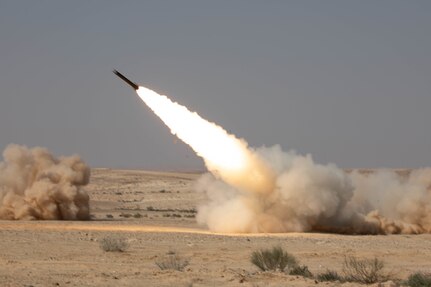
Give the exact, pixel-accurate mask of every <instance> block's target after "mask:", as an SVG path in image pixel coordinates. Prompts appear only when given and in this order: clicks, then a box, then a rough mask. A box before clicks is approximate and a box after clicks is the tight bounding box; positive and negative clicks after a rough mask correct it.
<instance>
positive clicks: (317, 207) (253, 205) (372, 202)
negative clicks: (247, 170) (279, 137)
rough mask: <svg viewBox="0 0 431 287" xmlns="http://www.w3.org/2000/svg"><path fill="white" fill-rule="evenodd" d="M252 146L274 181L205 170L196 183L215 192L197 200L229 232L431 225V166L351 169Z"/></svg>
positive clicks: (408, 229)
mask: <svg viewBox="0 0 431 287" xmlns="http://www.w3.org/2000/svg"><path fill="white" fill-rule="evenodd" d="M253 153H254V154H255V156H256V157H258V158H260V159H261V161H263V162H264V163H265V164H266V165H267V166H269V167H270V168H271V169H272V171H273V172H274V174H275V175H276V176H275V177H274V182H273V183H272V184H271V185H269V186H268V189H267V191H266V192H264V193H256V192H252V191H250V190H244V189H243V188H242V187H238V186H235V185H234V184H227V183H226V181H224V179H223V177H221V176H220V173H213V174H205V175H204V176H202V177H201V178H200V180H199V181H198V182H197V185H196V189H197V190H198V191H201V192H205V193H206V194H207V197H208V199H209V202H208V203H205V204H203V205H202V206H200V207H199V208H198V215H197V220H198V222H199V223H201V224H205V225H207V226H208V227H209V229H211V230H213V231H217V232H229V233H230V232H240V233H250V232H251V233H257V232H303V231H327V232H336V233H347V234H394V233H409V234H410V233H425V232H427V233H428V232H431V190H430V186H431V169H421V170H415V171H412V172H410V173H407V174H404V175H400V174H398V173H396V172H392V171H388V170H386V171H377V172H374V173H360V172H358V171H353V172H351V173H347V172H345V171H343V170H341V169H339V168H338V167H336V166H335V165H333V164H329V165H320V164H317V163H315V162H314V161H313V159H312V157H311V156H310V155H307V156H301V155H298V154H296V153H295V152H288V153H286V152H283V151H282V150H281V148H280V147H279V146H274V147H271V148H267V147H263V148H260V149H257V150H254V151H253ZM244 180H247V179H246V178H244Z"/></svg>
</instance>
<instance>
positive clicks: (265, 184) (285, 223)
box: [137, 87, 431, 234]
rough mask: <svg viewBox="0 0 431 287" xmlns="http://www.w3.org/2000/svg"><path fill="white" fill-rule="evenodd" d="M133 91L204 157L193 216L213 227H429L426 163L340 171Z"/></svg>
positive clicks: (385, 230)
mask: <svg viewBox="0 0 431 287" xmlns="http://www.w3.org/2000/svg"><path fill="white" fill-rule="evenodd" d="M137 93H138V95H139V97H140V98H141V99H142V100H143V101H144V102H145V103H146V104H147V106H148V107H149V108H150V109H151V110H152V111H153V112H154V113H155V114H156V115H157V116H158V117H159V118H160V119H161V120H162V121H163V122H164V123H165V124H166V125H167V126H168V127H169V129H170V131H171V133H172V134H174V135H176V136H177V137H178V138H179V139H181V140H182V141H184V142H185V143H186V144H188V145H189V146H190V147H191V148H192V149H193V150H194V151H195V152H196V154H197V155H199V156H200V157H202V158H203V159H204V162H205V165H206V167H207V168H208V171H209V172H210V173H209V174H206V175H204V176H203V177H202V178H201V179H200V180H199V181H198V183H197V185H196V189H197V190H198V191H201V192H205V193H206V194H207V196H208V199H209V202H208V203H206V204H203V205H202V206H200V207H199V208H198V214H197V220H198V222H200V223H202V224H205V225H207V226H208V227H209V228H210V229H211V230H214V231H218V232H295V231H296V232H302V231H328V232H338V233H349V234H391V233H424V232H431V212H430V211H431V210H430V209H431V190H430V185H431V169H422V170H417V171H413V172H411V173H409V174H405V175H403V176H401V175H400V174H397V173H394V172H391V171H378V172H375V173H369V174H364V173H360V172H357V171H353V172H351V173H346V172H344V171H343V170H341V169H339V168H338V167H336V166H335V165H333V164H328V165H320V164H317V163H315V162H314V161H313V159H312V157H311V156H310V155H307V156H301V155H298V154H296V153H295V152H288V153H286V152H283V151H282V150H281V148H280V147H279V146H274V147H271V148H266V147H263V148H260V149H257V150H255V149H252V148H250V147H249V146H248V144H247V142H246V141H245V140H243V139H238V138H236V137H235V136H234V135H232V134H229V133H228V132H226V130H224V129H223V128H222V127H220V126H218V125H216V124H215V123H212V122H209V121H207V120H205V119H204V118H202V117H201V116H199V115H198V114H197V113H195V112H191V111H189V110H188V109H187V108H186V107H184V106H182V105H180V104H178V103H176V102H173V101H171V100H170V99H169V98H168V97H166V96H163V95H159V94H157V93H156V92H154V91H152V90H150V89H148V88H145V87H139V89H138V90H137Z"/></svg>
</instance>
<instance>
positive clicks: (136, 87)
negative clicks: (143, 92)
mask: <svg viewBox="0 0 431 287" xmlns="http://www.w3.org/2000/svg"><path fill="white" fill-rule="evenodd" d="M112 72H114V74H115V75H117V76H118V77H119V78H120V79H122V80H123V81H125V82H126V83H127V84H129V85H130V86H131V87H132V88H133V89H135V90H138V89H139V86H138V85H137V84H135V83H133V82H132V81H130V80H129V79H127V78H126V77H125V76H124V75H123V74H121V73H120V72H118V71H117V70H113V71H112Z"/></svg>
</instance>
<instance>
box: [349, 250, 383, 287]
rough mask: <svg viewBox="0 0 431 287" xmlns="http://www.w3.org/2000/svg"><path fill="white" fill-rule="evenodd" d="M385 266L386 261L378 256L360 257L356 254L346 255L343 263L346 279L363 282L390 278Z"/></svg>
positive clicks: (369, 282)
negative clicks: (384, 271)
mask: <svg viewBox="0 0 431 287" xmlns="http://www.w3.org/2000/svg"><path fill="white" fill-rule="evenodd" d="M384 266H385V264H384V262H383V261H382V260H379V259H377V258H374V259H358V258H356V257H354V256H350V257H346V258H344V264H343V272H344V274H345V277H344V279H345V280H346V281H349V282H359V283H363V284H372V283H376V282H382V281H385V280H387V279H388V276H387V275H385V274H384V273H383V268H384Z"/></svg>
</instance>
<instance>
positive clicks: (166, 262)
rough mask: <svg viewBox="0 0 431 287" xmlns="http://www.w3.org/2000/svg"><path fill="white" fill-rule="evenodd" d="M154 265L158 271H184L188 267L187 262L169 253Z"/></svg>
mask: <svg viewBox="0 0 431 287" xmlns="http://www.w3.org/2000/svg"><path fill="white" fill-rule="evenodd" d="M155 264H156V265H157V266H158V267H159V268H160V270H177V271H184V269H185V268H186V267H187V266H188V265H189V261H188V260H187V259H184V258H181V257H180V256H179V255H177V254H175V253H173V254H172V253H169V254H168V255H166V256H165V257H163V258H162V259H160V260H158V261H156V262H155Z"/></svg>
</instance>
